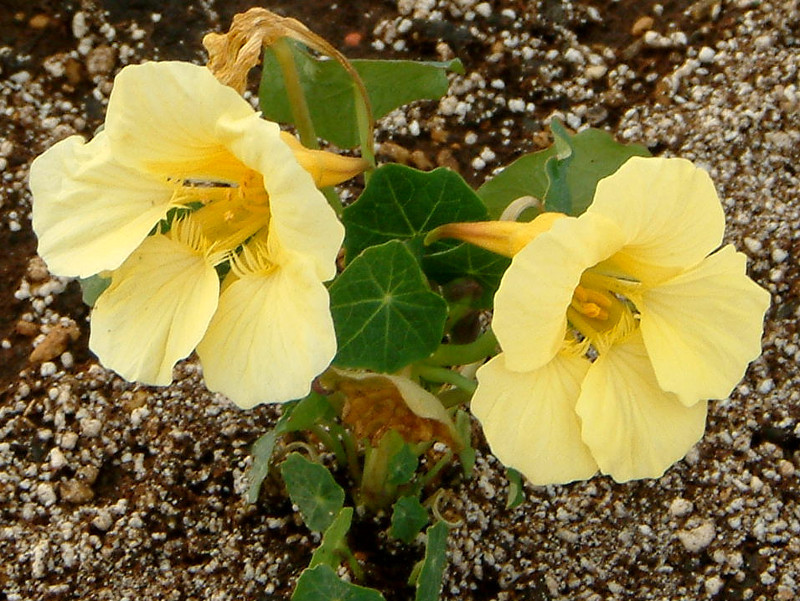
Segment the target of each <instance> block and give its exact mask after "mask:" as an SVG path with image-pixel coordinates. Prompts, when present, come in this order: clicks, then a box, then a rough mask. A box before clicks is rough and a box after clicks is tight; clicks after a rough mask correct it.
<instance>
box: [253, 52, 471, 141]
mask: <svg viewBox="0 0 800 601" xmlns="http://www.w3.org/2000/svg"><path fill="white" fill-rule="evenodd" d="M290 46H291V48H292V54H293V56H294V59H295V65H296V68H297V72H298V75H299V78H300V85H301V86H302V88H303V91H304V92H305V96H306V101H307V103H308V109H309V112H310V113H311V120H312V121H313V122H314V127H315V129H316V132H317V135H319V136H320V137H321V138H324V139H326V140H328V141H330V142H333V143H334V144H336V145H337V146H340V147H342V148H351V147H353V146H356V145H358V143H359V140H358V126H357V123H356V117H355V100H354V98H355V85H354V83H353V81H352V79H351V78H350V75H348V74H347V72H346V71H345V70H344V68H343V67H342V66H341V65H340V64H339V63H338V62H336V61H333V60H320V59H317V58H314V57H312V56H311V55H310V54H309V53H308V52H307V51H306V50H305V49H303V48H302V47H301V46H300V45H299V44H297V43H296V42H292V43H291V44H290ZM350 62H351V63H352V65H353V67H354V68H355V70H356V71H357V72H358V74H359V75H360V76H361V79H362V81H363V82H364V86H365V87H366V88H367V95H368V96H369V99H370V104H371V105H372V112H373V116H374V117H375V119H378V118H380V117H382V116H384V115H385V114H387V113H388V112H389V111H392V110H394V109H396V108H397V107H399V106H402V105H404V104H408V103H409V102H413V101H415V100H421V99H438V98H441V97H442V96H444V94H445V93H446V92H447V88H448V86H449V82H448V80H447V72H448V71H453V72H456V73H463V70H464V67H463V65H462V64H461V61H459V60H458V59H455V60H452V61H447V62H419V61H402V60H391V61H389V60H359V59H356V60H352V61H350ZM399 82H402V85H398V83H399ZM259 99H260V102H261V110H262V112H263V113H264V117H266V118H267V119H270V120H272V121H278V122H282V123H292V122H293V120H292V111H291V106H290V104H289V98H288V96H287V94H286V86H285V84H284V81H283V75H282V73H281V69H280V66H279V65H278V61H277V59H276V58H275V54H274V53H273V51H272V50H267V51H266V52H265V53H264V64H263V70H262V76H261V84H260V88H259Z"/></svg>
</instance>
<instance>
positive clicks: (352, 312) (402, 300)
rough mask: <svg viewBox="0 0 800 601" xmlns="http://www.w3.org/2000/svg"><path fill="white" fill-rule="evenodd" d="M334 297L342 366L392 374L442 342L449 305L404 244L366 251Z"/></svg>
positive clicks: (334, 290) (338, 360) (336, 286)
mask: <svg viewBox="0 0 800 601" xmlns="http://www.w3.org/2000/svg"><path fill="white" fill-rule="evenodd" d="M330 297H331V313H332V315H333V323H334V326H335V328H336V339H337V341H338V345H339V351H338V353H337V355H336V358H335V359H334V363H335V364H336V365H338V366H341V367H351V368H364V369H371V370H373V371H376V372H383V373H392V372H395V371H397V370H398V369H400V368H402V367H404V366H406V365H408V364H409V363H412V362H414V361H417V360H419V359H424V358H425V357H427V356H429V355H430V354H431V353H432V352H433V351H435V350H436V348H437V347H438V346H439V343H440V342H441V339H442V334H443V332H444V323H445V319H446V318H447V303H446V302H445V300H444V299H443V298H442V297H441V296H439V295H438V294H435V293H434V292H431V290H430V289H429V288H428V285H427V282H426V280H425V277H424V275H423V274H422V271H421V269H420V266H419V263H418V262H417V260H416V259H415V258H414V255H413V254H411V251H410V250H408V248H407V247H406V246H405V245H404V244H403V243H401V242H398V241H396V240H395V241H391V242H387V243H386V244H382V245H380V246H375V247H372V248H369V249H367V250H366V251H364V252H363V253H362V254H361V255H360V256H358V257H357V258H356V259H355V260H354V261H353V262H352V263H350V265H348V267H347V269H345V270H344V271H343V272H342V274H341V275H340V276H339V277H338V278H337V279H336V281H335V282H334V283H333V284H332V285H331V287H330Z"/></svg>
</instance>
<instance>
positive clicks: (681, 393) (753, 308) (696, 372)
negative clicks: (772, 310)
mask: <svg viewBox="0 0 800 601" xmlns="http://www.w3.org/2000/svg"><path fill="white" fill-rule="evenodd" d="M746 262H747V259H746V257H745V256H744V255H743V254H741V253H737V252H736V251H735V250H734V248H733V247H732V246H726V247H724V248H723V249H721V250H720V251H719V252H716V253H714V254H713V255H711V256H709V257H708V258H707V259H705V260H704V261H703V262H702V263H700V264H699V265H698V266H696V267H695V268H693V269H690V270H688V271H686V272H684V273H682V274H681V275H679V276H677V277H675V278H672V279H671V280H668V281H666V282H664V283H663V284H661V285H659V286H656V287H654V288H651V289H648V290H645V291H644V292H643V294H642V298H641V300H640V301H639V302H638V303H637V306H638V307H639V310H640V311H641V313H642V334H643V336H644V342H645V344H646V345H647V352H648V354H649V355H650V358H651V359H652V361H653V367H654V369H655V373H656V376H657V377H658V382H659V384H660V385H661V387H662V388H663V389H664V390H669V391H670V392H674V393H675V394H677V395H678V397H679V398H680V399H681V401H682V402H683V403H684V404H685V405H687V406H688V405H692V404H694V403H695V402H696V401H697V400H698V399H719V398H724V397H726V396H727V395H728V394H730V391H731V389H732V388H733V387H734V386H735V385H736V384H737V383H738V382H739V381H740V380H741V379H742V377H743V376H744V372H745V370H746V369H747V365H748V363H750V361H752V360H753V359H755V358H756V357H758V355H759V354H760V353H761V334H762V331H763V321H764V314H765V313H766V311H767V308H768V307H769V302H770V296H769V293H768V292H767V291H766V290H764V289H763V288H761V287H759V286H758V285H757V284H755V282H753V281H752V280H751V279H750V278H748V277H747V275H746V274H745V269H746Z"/></svg>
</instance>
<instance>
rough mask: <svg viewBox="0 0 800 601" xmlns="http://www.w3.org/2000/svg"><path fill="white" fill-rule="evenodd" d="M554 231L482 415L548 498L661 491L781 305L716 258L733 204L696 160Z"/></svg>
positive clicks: (605, 195) (599, 197)
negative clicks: (553, 491)
mask: <svg viewBox="0 0 800 601" xmlns="http://www.w3.org/2000/svg"><path fill="white" fill-rule="evenodd" d="M550 224H551V227H550V228H549V230H547V231H546V232H544V233H541V234H539V235H538V236H536V237H534V238H533V239H532V240H531V241H530V242H529V243H528V244H527V245H525V246H524V248H522V250H520V251H519V252H518V253H516V254H515V255H514V257H513V260H512V264H511V266H510V267H509V269H508V271H507V272H506V274H505V275H504V277H503V280H502V283H501V285H500V288H499V290H498V292H497V294H496V296H495V312H494V318H493V322H492V328H493V330H494V331H495V333H496V335H497V338H498V341H499V342H500V345H501V347H502V349H503V352H502V353H501V354H500V355H498V356H497V357H495V358H494V359H492V360H491V361H490V362H489V363H487V364H486V365H484V366H483V367H482V368H481V369H480V370H478V374H477V376H478V389H477V391H476V393H475V396H474V399H473V402H472V409H473V412H474V413H475V415H476V416H477V418H478V419H479V420H480V421H481V422H482V424H483V428H484V431H485V433H486V437H487V440H488V441H489V444H490V446H491V447H492V450H493V452H494V453H495V454H496V455H497V456H498V458H499V459H500V460H501V461H503V462H504V463H506V464H507V465H510V466H512V467H515V468H516V469H518V470H520V471H521V472H523V473H524V474H525V475H526V476H527V477H528V478H529V479H530V480H531V481H532V482H534V483H537V484H549V483H563V482H569V481H572V480H577V479H583V478H588V477H590V476H592V475H593V474H594V473H595V472H596V471H597V469H598V468H599V470H600V471H601V472H602V473H605V474H609V475H611V476H612V477H613V478H614V479H615V480H617V481H627V480H632V479H637V478H654V477H659V476H660V475H661V474H663V473H664V471H665V470H666V469H667V468H668V467H669V466H670V465H671V464H672V463H674V462H675V461H677V460H678V459H680V458H681V457H683V456H684V455H685V454H686V452H687V451H688V450H689V448H691V446H692V445H693V444H694V443H695V442H697V441H698V440H699V439H700V437H701V436H702V433H703V430H704V428H705V415H706V399H713V398H723V397H725V396H727V395H728V394H729V393H730V391H731V390H732V388H733V387H734V386H735V385H736V384H737V383H738V382H739V380H740V379H741V378H742V376H743V375H744V372H745V369H746V368H747V365H748V363H749V362H750V361H752V360H753V359H754V358H756V357H757V356H758V355H759V353H760V351H761V347H760V343H761V333H762V321H763V318H764V314H765V312H766V310H767V307H768V306H769V294H768V293H767V292H766V291H765V290H763V289H761V288H760V287H758V286H757V285H756V284H755V283H754V282H752V281H751V280H750V279H749V278H748V277H747V276H746V274H745V267H746V265H745V263H746V259H745V256H744V255H742V254H740V253H737V252H736V251H735V250H734V249H733V247H732V246H725V247H723V248H721V249H719V250H716V249H718V248H719V246H720V244H721V243H722V236H723V230H724V215H723V212H722V208H721V205H720V202H719V199H718V197H717V195H716V192H715V190H714V186H713V184H712V182H711V180H710V178H709V177H708V175H707V174H706V173H705V172H704V171H702V170H700V169H698V168H696V167H694V166H693V165H692V164H691V163H690V162H689V161H686V160H683V159H660V158H638V157H634V158H632V159H630V160H629V161H627V162H626V163H625V164H624V165H623V166H622V167H621V168H620V169H619V170H618V171H617V172H616V173H615V174H613V175H611V176H609V177H607V178H605V179H603V180H601V181H600V182H599V184H598V186H597V191H596V193H595V197H594V201H593V203H592V205H591V206H590V207H589V209H588V210H587V211H586V213H584V214H583V215H581V216H580V217H577V218H575V217H562V218H560V219H556V220H554V221H553V220H551V221H550Z"/></svg>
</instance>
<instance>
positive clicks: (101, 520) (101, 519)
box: [92, 510, 114, 532]
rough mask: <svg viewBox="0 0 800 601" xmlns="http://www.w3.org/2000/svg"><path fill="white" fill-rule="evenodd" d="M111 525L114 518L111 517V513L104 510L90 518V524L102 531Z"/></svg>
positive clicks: (108, 528)
mask: <svg viewBox="0 0 800 601" xmlns="http://www.w3.org/2000/svg"><path fill="white" fill-rule="evenodd" d="M113 525H114V518H113V517H111V514H110V513H109V512H108V511H106V510H102V511H99V512H98V513H97V515H96V516H95V518H94V519H93V520H92V526H94V527H95V528H97V529H98V530H101V531H103V532H106V531H108V530H110V529H111V526H113Z"/></svg>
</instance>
